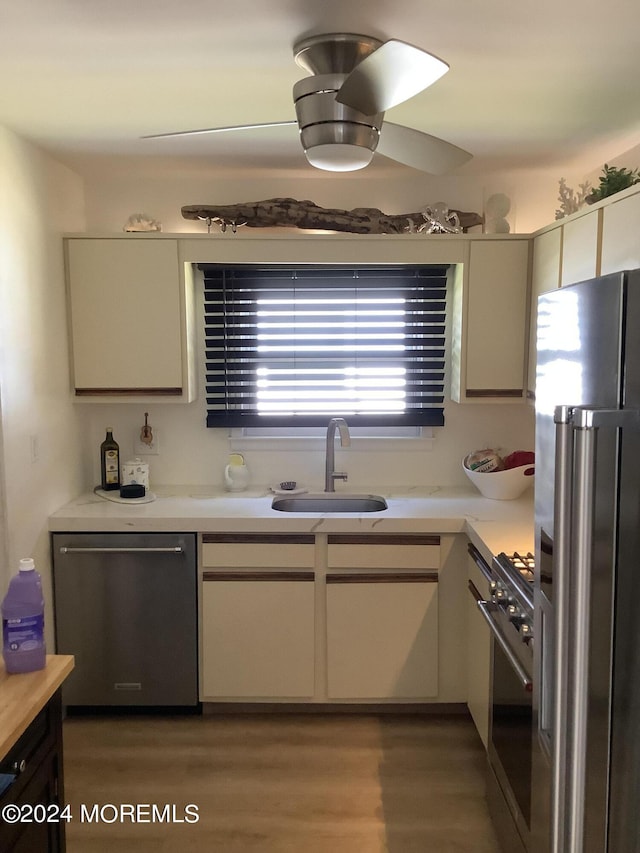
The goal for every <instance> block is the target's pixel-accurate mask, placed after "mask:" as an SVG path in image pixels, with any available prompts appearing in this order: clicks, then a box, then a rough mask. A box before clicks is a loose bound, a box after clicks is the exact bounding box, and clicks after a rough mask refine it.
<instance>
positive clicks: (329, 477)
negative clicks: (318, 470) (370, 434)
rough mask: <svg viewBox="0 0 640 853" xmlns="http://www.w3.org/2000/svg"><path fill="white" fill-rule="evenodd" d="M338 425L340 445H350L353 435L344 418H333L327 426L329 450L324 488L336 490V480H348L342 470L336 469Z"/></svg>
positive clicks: (329, 490)
mask: <svg viewBox="0 0 640 853" xmlns="http://www.w3.org/2000/svg"><path fill="white" fill-rule="evenodd" d="M336 427H337V428H338V430H339V431H340V447H349V445H350V444H351V436H350V435H349V426H348V424H347V422H346V421H345V419H344V418H331V420H330V421H329V426H328V427H327V452H326V456H325V465H324V490H325V492H335V490H336V489H335V481H336V480H346V479H347V475H346V474H345V473H344V472H342V471H334V470H333V468H334V465H335V464H336V463H335V436H336Z"/></svg>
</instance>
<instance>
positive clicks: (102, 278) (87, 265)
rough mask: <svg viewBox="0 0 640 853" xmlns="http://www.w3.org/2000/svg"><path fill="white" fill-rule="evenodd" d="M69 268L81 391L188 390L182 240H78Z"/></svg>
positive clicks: (70, 244)
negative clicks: (184, 332)
mask: <svg viewBox="0 0 640 853" xmlns="http://www.w3.org/2000/svg"><path fill="white" fill-rule="evenodd" d="M67 265H68V284H69V300H70V318H71V343H72V352H73V379H74V387H75V392H76V395H93V394H100V395H105V394H112V395H116V396H117V395H122V394H127V395H129V394H138V395H143V396H144V395H153V396H169V397H171V396H173V397H176V396H180V395H182V393H183V390H184V384H185V377H184V376H183V352H186V349H185V347H186V342H184V340H183V337H184V335H183V328H184V326H185V323H186V319H185V312H186V306H185V304H184V303H183V299H182V296H181V279H180V274H179V265H178V241H177V240H165V239H155V240H154V239H149V238H147V239H134V238H132V239H106V238H105V239H99V238H92V239H89V238H87V239H71V238H70V239H68V240H67ZM183 289H184V288H182V290H183Z"/></svg>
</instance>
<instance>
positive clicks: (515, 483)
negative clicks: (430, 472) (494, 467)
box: [462, 460, 534, 501]
mask: <svg viewBox="0 0 640 853" xmlns="http://www.w3.org/2000/svg"><path fill="white" fill-rule="evenodd" d="M462 469H463V471H464V473H465V474H466V475H467V477H468V478H469V479H470V480H471V482H472V483H473V485H474V486H475V487H476V489H477V490H478V491H479V492H480V493H481V494H482V495H484V496H485V498H492V500H494V501H513V500H515V499H516V498H519V497H520V495H522V494H524V492H525V491H526V490H527V489H528V488H530V487H531V486H532V485H533V481H534V474H533V473H532V472H533V471H534V466H533V465H520V466H519V467H518V468H509V469H508V470H506V471H489V472H488V473H484V474H481V473H478V471H470V470H469V469H468V468H467V466H466V465H465V464H464V460H463V461H462ZM527 471H528V472H529V473H528V474H527V473H526V472H527Z"/></svg>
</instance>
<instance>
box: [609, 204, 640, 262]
mask: <svg viewBox="0 0 640 853" xmlns="http://www.w3.org/2000/svg"><path fill="white" fill-rule="evenodd" d="M632 193H633V194H631V195H628V196H626V197H625V198H621V199H620V200H619V201H614V202H612V203H611V204H609V205H607V206H606V207H604V208H603V210H602V262H601V266H600V272H601V273H602V275H606V274H607V273H610V272H619V271H620V270H633V269H637V268H638V267H640V240H638V232H639V231H640V192H639V191H638V188H637V187H636V188H635V189H634V190H633V191H632Z"/></svg>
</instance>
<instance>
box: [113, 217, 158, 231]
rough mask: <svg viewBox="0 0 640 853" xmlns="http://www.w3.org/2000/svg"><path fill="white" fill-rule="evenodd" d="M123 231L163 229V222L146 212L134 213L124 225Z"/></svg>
mask: <svg viewBox="0 0 640 853" xmlns="http://www.w3.org/2000/svg"><path fill="white" fill-rule="evenodd" d="M122 230H123V231H162V223H161V222H159V221H158V220H157V219H152V218H151V217H150V216H148V215H147V214H146V213H132V214H131V216H130V217H129V218H128V219H127V221H126V222H125V223H124V225H123V226H122Z"/></svg>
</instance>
